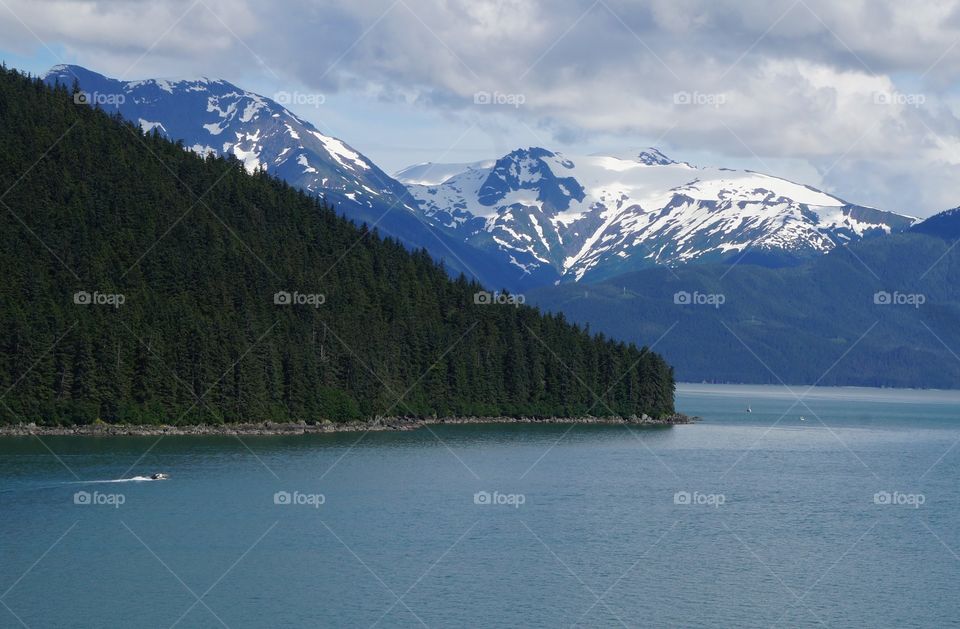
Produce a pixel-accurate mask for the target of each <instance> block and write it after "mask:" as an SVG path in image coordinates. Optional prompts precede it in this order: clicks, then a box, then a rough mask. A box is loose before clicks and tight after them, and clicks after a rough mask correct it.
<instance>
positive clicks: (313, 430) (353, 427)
mask: <svg viewBox="0 0 960 629" xmlns="http://www.w3.org/2000/svg"><path fill="white" fill-rule="evenodd" d="M698 419H699V418H697V417H688V416H686V415H682V414H679V413H678V414H674V415H671V416H669V417H665V418H662V419H654V418H652V417H649V416H647V415H643V416H641V417H629V418H624V417H572V418H571V417H550V418H536V417H520V418H515V417H440V418H433V419H415V418H408V417H378V418H376V419H372V420H370V421H366V422H350V423H345V424H335V423H333V422H330V421H325V422H322V423H314V424H308V423H306V422H289V423H273V422H260V423H244V424H199V425H191V426H168V425H158V426H131V425H123V424H106V423H96V424H89V425H85V426H38V425H37V424H34V423H30V424H15V425H13V424H11V425H7V426H0V437H27V436H31V435H40V436H71V435H77V436H92V437H110V436H118V437H150V436H163V435H171V436H173V435H200V436H231V435H257V436H269V435H312V434H326V433H334V432H367V431H400V430H418V429H421V428H424V427H426V426H432V425H442V424H599V425H609V426H674V425H678V424H691V423H694V422H695V421H697V420H698Z"/></svg>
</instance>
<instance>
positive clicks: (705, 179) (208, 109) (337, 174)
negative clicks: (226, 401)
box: [45, 66, 914, 290]
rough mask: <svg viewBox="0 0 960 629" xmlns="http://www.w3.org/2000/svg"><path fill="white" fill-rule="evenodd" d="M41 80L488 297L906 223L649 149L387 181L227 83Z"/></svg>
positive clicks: (818, 244)
mask: <svg viewBox="0 0 960 629" xmlns="http://www.w3.org/2000/svg"><path fill="white" fill-rule="evenodd" d="M45 80H46V81H47V82H48V83H57V82H59V83H61V84H65V85H68V86H69V85H72V84H73V83H74V82H75V81H76V82H78V83H79V85H80V88H81V89H82V90H83V91H84V92H86V93H87V94H89V95H90V102H91V103H93V104H96V105H98V106H100V107H102V108H104V109H106V110H108V111H111V110H112V111H117V112H119V113H120V115H122V116H123V117H125V118H126V119H128V120H130V121H132V122H134V123H136V124H138V125H140V126H141V127H142V128H143V129H145V130H156V131H157V132H159V133H162V134H164V135H166V136H167V137H169V138H171V139H174V140H179V141H182V142H183V145H184V146H185V147H186V148H189V149H191V150H193V151H196V152H198V153H212V154H215V155H233V156H235V157H237V158H238V159H240V160H241V161H243V163H244V164H245V165H246V167H247V168H248V170H251V171H253V170H257V169H265V170H266V171H267V172H269V173H271V174H273V175H276V176H278V177H280V178H282V179H284V180H286V181H287V182H289V183H290V184H291V185H294V186H297V187H299V188H302V189H304V190H306V191H309V192H311V193H314V194H317V195H322V196H325V197H326V198H327V199H328V200H329V201H331V202H333V203H335V204H336V206H337V208H338V210H339V211H340V212H341V213H343V214H344V215H346V216H348V217H350V218H352V219H354V220H355V221H358V222H366V223H368V224H371V225H376V227H377V229H378V230H380V231H381V232H382V233H384V234H387V235H390V236H393V237H395V238H397V239H399V240H400V241H401V242H403V243H404V244H406V245H407V246H408V247H411V248H420V247H423V248H426V249H427V250H428V251H429V252H430V253H431V254H432V255H433V256H434V257H435V258H442V259H443V260H444V262H445V264H446V265H447V266H448V267H449V268H451V269H453V270H454V271H462V272H465V273H467V274H468V275H471V276H473V277H475V278H477V279H479V280H480V281H481V282H483V283H484V284H486V285H487V286H489V287H491V288H509V289H512V290H527V289H531V288H535V287H538V286H545V285H551V284H555V283H567V282H580V281H600V280H603V279H605V278H610V277H613V276H616V275H619V274H621V273H627V272H632V271H636V270H639V269H644V268H648V267H652V266H657V265H670V266H680V265H683V264H687V263H711V262H732V261H737V262H741V263H745V262H750V263H755V264H761V265H764V266H783V265H792V264H798V263H800V262H801V261H803V260H805V259H809V258H811V257H816V256H819V255H822V254H824V253H826V252H828V251H831V250H833V249H834V248H836V247H837V246H840V245H844V244H848V243H851V242H857V241H860V240H864V239H869V238H873V237H876V236H881V235H889V234H894V233H899V232H902V231H904V230H906V229H908V228H909V227H910V226H911V225H912V224H913V222H914V219H912V218H909V217H906V216H901V215H898V214H894V213H891V212H884V211H881V210H877V209H873V208H868V207H863V206H859V205H855V204H851V203H848V202H846V201H844V200H842V199H839V198H837V197H834V196H832V195H829V194H826V193H824V192H821V191H818V190H815V189H813V188H809V187H806V186H802V185H799V184H795V183H792V182H790V181H786V180H784V179H780V178H777V177H771V176H767V175H762V174H759V173H754V172H751V171H737V170H730V169H725V168H697V167H694V166H691V165H690V164H687V163H684V162H677V161H674V160H671V159H669V158H668V157H666V156H665V155H663V154H662V153H661V152H660V151H658V150H656V149H647V150H644V151H640V152H638V153H636V154H634V155H629V156H622V157H617V156H586V157H581V156H565V155H563V154H561V153H558V152H554V151H550V150H547V149H544V148H536V147H535V148H528V149H521V150H516V151H513V152H512V153H509V154H508V155H505V156H503V157H500V158H498V159H492V160H489V161H486V162H480V163H474V164H420V165H417V166H412V167H410V168H406V169H404V170H402V171H400V172H399V173H397V174H396V176H395V177H390V176H389V175H387V174H386V173H384V172H383V171H382V170H381V169H380V168H378V167H377V166H376V164H374V163H373V162H372V161H371V160H370V159H368V158H367V157H365V156H364V155H363V154H362V153H361V152H360V151H358V150H356V149H354V148H352V147H351V146H350V145H349V144H347V143H346V142H344V141H343V140H340V139H338V138H334V137H331V136H328V135H325V134H323V133H320V132H319V131H318V130H317V129H316V128H315V127H314V126H313V125H311V124H310V123H309V122H307V121H305V120H302V119H301V118H299V117H297V116H296V115H294V114H293V113H291V112H290V111H288V110H287V109H286V108H284V107H282V106H281V105H279V104H278V103H276V102H274V101H273V100H271V99H269V98H266V97H263V96H260V95H257V94H254V93H252V92H248V91H245V90H243V89H241V88H239V87H237V86H235V85H232V84H230V83H227V82H225V81H221V80H213V79H205V78H203V79H196V80H181V81H166V80H160V79H151V80H143V81H118V80H115V79H110V78H107V77H105V76H103V75H100V74H97V73H95V72H91V71H89V70H87V69H85V68H81V67H79V66H57V67H55V68H53V69H52V70H51V71H50V72H49V73H48V74H47V75H46V76H45ZM118 95H119V96H122V98H117V96H118Z"/></svg>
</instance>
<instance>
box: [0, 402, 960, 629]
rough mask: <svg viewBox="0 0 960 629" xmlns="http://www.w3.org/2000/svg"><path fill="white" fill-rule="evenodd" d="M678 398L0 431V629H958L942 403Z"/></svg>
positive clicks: (954, 513)
mask: <svg viewBox="0 0 960 629" xmlns="http://www.w3.org/2000/svg"><path fill="white" fill-rule="evenodd" d="M802 392H803V390H802V389H796V393H797V394H800V393H802ZM748 405H749V406H751V407H752V410H753V412H752V413H747V412H746V407H747V406H748ZM678 406H679V408H680V410H682V411H684V412H687V413H691V414H697V415H700V416H702V417H703V418H704V420H703V422H702V423H700V424H697V425H692V426H677V427H673V428H654V429H642V430H640V429H634V430H629V429H626V428H623V427H603V426H573V427H570V426H528V425H522V426H451V427H435V428H434V429H433V432H434V433H435V434H431V432H428V431H426V430H422V431H417V432H414V433H376V434H374V433H371V434H368V435H366V436H364V437H363V438H362V440H359V442H358V437H359V435H356V434H340V435H330V436H313V437H297V438H286V437H262V438H253V437H249V438H244V439H243V442H242V443H241V442H240V441H239V440H237V439H233V438H185V437H170V438H164V439H162V440H160V441H159V442H158V441H157V440H156V438H109V439H93V438H83V439H76V438H74V439H71V438H53V437H49V438H44V439H43V443H41V442H40V441H38V440H37V439H34V438H30V439H2V440H0V514H2V518H0V603H2V605H0V627H19V626H23V625H25V626H28V627H31V628H36V627H171V626H172V625H175V624H176V626H179V627H219V626H224V625H225V626H229V627H234V628H236V627H294V626H331V627H332V626H336V627H354V626H364V627H369V626H372V625H374V624H376V625H377V626H383V627H394V626H422V625H427V626H430V627H461V626H463V627H518V626H537V627H559V626H572V625H574V624H580V625H581V626H622V625H627V626H643V627H663V626H689V627H695V626H702V627H708V626H709V627H717V626H721V627H733V626H748V627H753V626H756V627H769V626H780V627H804V626H820V625H821V624H823V625H828V626H843V627H945V626H951V625H954V626H955V625H957V620H956V618H957V617H958V612H960V603H958V600H957V596H956V586H955V584H956V583H957V578H958V576H960V558H958V553H960V502H958V499H960V484H958V483H957V479H958V472H960V446H957V447H954V446H956V445H957V443H958V441H960V394H958V393H937V392H909V391H873V390H858V389H816V390H814V391H813V392H811V393H810V395H808V396H807V397H806V398H804V403H802V404H796V398H794V397H793V396H792V395H791V394H790V393H789V392H786V391H785V390H784V389H783V388H774V387H714V386H699V385H697V386H687V387H683V388H682V390H681V392H680V394H679V396H678ZM801 416H803V417H805V418H806V421H800V417H801ZM44 444H45V445H44ZM47 447H49V449H50V450H52V451H53V452H54V453H56V456H54V455H53V454H51V452H50V450H48V449H47ZM148 450H149V452H148V453H147V454H146V455H144V453H145V452H147V451H148ZM141 457H142V458H141ZM154 471H164V472H168V473H169V474H170V475H171V479H170V480H168V481H147V480H137V481H128V482H110V483H107V482H96V483H94V482H91V483H86V482H85V483H80V482H78V480H79V481H94V480H100V481H106V480H122V479H132V478H134V477H136V476H144V475H147V474H149V473H151V472H154ZM74 474H75V475H76V477H75V476H74ZM77 492H86V494H83V493H81V494H80V498H78V500H80V502H84V501H85V500H86V498H84V497H83V496H84V495H87V496H89V502H90V503H94V504H75V495H77ZM277 492H288V493H289V494H290V500H289V502H290V503H300V504H283V503H284V502H286V494H282V493H281V494H280V495H279V496H275V495H276V493H277ZM294 492H298V493H296V494H294ZM478 492H488V493H489V495H490V500H489V502H493V503H502V504H476V502H477V501H478V500H479V501H480V502H481V503H482V502H484V501H485V500H486V497H487V496H486V494H483V493H479V495H478ZM493 492H497V493H496V494H494V493H493ZM883 492H887V493H883ZM895 492H896V493H895ZM321 495H322V497H321ZM888 495H889V502H891V503H894V504H877V502H878V501H879V502H881V503H882V502H885V501H887V497H888ZM688 497H689V503H690V504H677V502H680V503H683V502H685V501H686V499H687V498H688ZM277 501H279V502H280V503H281V504H276V502H277ZM321 503H322V504H321Z"/></svg>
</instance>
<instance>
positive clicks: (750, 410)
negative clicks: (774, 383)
mask: <svg viewBox="0 0 960 629" xmlns="http://www.w3.org/2000/svg"><path fill="white" fill-rule="evenodd" d="M747 412H748V413H752V412H753V409H752V408H750V405H749V404H748V405H747Z"/></svg>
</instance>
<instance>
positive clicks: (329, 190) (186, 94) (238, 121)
mask: <svg viewBox="0 0 960 629" xmlns="http://www.w3.org/2000/svg"><path fill="white" fill-rule="evenodd" d="M44 78H45V80H46V81H47V82H48V83H55V82H59V83H61V84H63V85H66V86H68V87H69V86H71V85H72V84H73V82H74V80H78V81H79V83H80V87H81V89H82V90H83V91H84V92H85V93H86V94H87V95H88V98H89V100H90V101H91V103H94V104H97V105H98V106H99V107H101V108H102V109H105V110H107V111H111V110H118V111H119V112H120V114H121V115H122V116H123V117H124V118H126V119H127V120H131V121H133V122H136V123H137V124H139V125H140V127H141V128H142V129H143V130H144V131H153V130H154V129H156V130H157V131H159V132H160V133H162V134H163V135H166V136H168V137H170V138H171V139H174V140H181V141H182V142H183V144H184V146H186V147H187V148H189V149H191V150H193V151H195V152H197V153H210V154H213V155H234V156H236V157H237V158H238V159H239V160H241V161H242V162H243V163H244V166H245V167H246V168H247V170H249V171H251V172H253V171H254V170H257V169H265V170H267V171H268V172H270V173H272V174H275V175H277V176H278V177H281V178H282V179H285V180H286V181H288V182H290V183H291V184H293V185H296V186H299V187H302V188H304V189H305V190H308V191H312V192H317V193H321V192H322V193H325V194H327V195H328V196H329V197H331V200H333V201H336V202H337V203H348V204H356V205H361V206H364V207H366V208H373V207H374V206H375V205H377V204H378V203H379V204H382V203H387V204H388V205H389V204H393V203H396V204H397V205H398V207H400V208H402V209H405V210H407V211H411V210H412V207H411V206H409V205H407V202H408V201H409V198H408V197H407V195H406V190H405V189H404V188H403V187H402V186H398V185H397V182H396V181H395V180H394V179H393V178H392V177H390V176H389V175H387V174H386V173H384V172H383V171H381V170H380V169H379V168H377V166H376V165H375V164H374V163H373V162H371V161H370V160H369V159H367V158H366V157H365V156H363V155H362V154H360V152H358V151H356V150H354V149H353V148H351V147H350V146H348V145H347V144H346V143H345V142H343V141H342V140H339V139H337V138H334V137H331V136H329V135H324V134H322V133H320V132H319V131H317V129H316V128H315V127H314V126H313V125H312V124H310V123H309V122H306V121H305V120H302V119H300V118H299V117H297V116H296V115H295V114H293V113H292V112H290V111H288V110H287V109H285V108H284V107H282V106H281V105H279V104H277V103H276V102H274V101H272V100H270V99H269V98H265V97H263V96H260V95H258V94H254V93H252V92H248V91H245V90H243V89H240V88H239V87H237V86H235V85H232V84H230V83H227V82H226V81H222V80H214V79H207V78H200V79H194V80H179V81H166V80H161V79H149V80H144V81H119V80H116V79H110V78H107V77H105V76H103V75H101V74H97V73H95V72H91V71H90V70H86V69H84V68H81V67H79V66H63V65H61V66H56V67H54V68H53V69H51V70H50V72H48V73H47V75H46V76H45V77H44Z"/></svg>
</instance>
